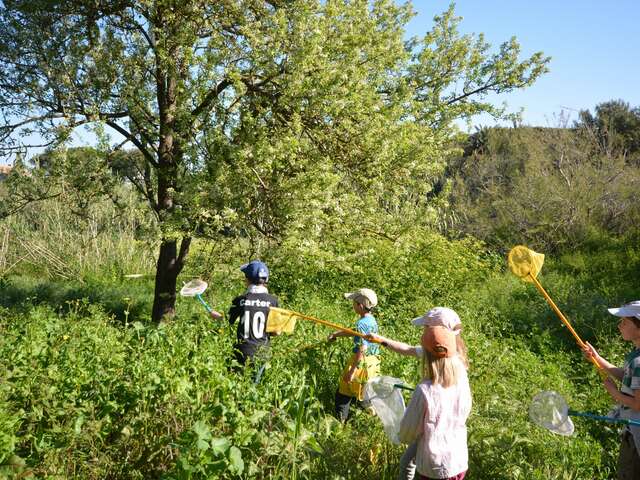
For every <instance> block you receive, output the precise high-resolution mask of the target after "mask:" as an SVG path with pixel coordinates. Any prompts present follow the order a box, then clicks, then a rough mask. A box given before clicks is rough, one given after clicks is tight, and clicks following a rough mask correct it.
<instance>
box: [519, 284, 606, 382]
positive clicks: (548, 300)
mask: <svg viewBox="0 0 640 480" xmlns="http://www.w3.org/2000/svg"><path fill="white" fill-rule="evenodd" d="M528 275H529V278H530V279H531V281H532V282H533V284H534V285H535V286H536V288H537V289H538V291H539V292H540V293H541V294H542V296H543V297H544V298H545V300H546V301H547V303H548V304H549V305H550V306H551V309H552V310H553V311H554V312H555V313H556V315H557V316H558V318H559V319H560V321H562V323H564V325H565V327H567V328H568V329H569V331H570V332H571V334H572V335H573V338H575V339H576V342H578V346H580V348H584V347H585V343H584V342H583V341H582V339H581V338H580V336H579V335H578V333H577V332H576V331H575V330H574V328H573V327H572V326H571V324H570V323H569V320H567V319H566V317H565V316H564V315H563V314H562V312H561V311H560V309H559V308H558V307H557V305H556V304H555V303H554V301H553V300H552V299H551V297H550V296H549V294H548V293H547V291H546V290H545V289H544V287H543V286H542V284H541V283H540V282H539V281H538V279H537V278H536V277H534V276H533V275H532V274H531V273H529V274H528ZM589 360H590V361H591V363H593V365H594V366H595V367H596V368H597V369H598V373H600V375H601V376H602V377H603V378H604V377H606V376H607V375H608V374H607V372H606V371H605V370H604V369H603V368H602V367H601V366H600V365H599V364H598V362H596V359H595V358H593V357H591V356H590V357H589Z"/></svg>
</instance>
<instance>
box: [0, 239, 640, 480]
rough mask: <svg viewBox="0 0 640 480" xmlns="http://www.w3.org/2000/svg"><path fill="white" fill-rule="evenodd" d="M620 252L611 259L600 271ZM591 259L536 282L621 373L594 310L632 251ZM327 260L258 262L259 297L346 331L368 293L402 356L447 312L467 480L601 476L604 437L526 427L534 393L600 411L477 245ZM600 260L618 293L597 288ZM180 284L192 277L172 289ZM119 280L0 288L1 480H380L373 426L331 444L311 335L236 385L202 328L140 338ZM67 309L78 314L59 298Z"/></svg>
mask: <svg viewBox="0 0 640 480" xmlns="http://www.w3.org/2000/svg"><path fill="white" fill-rule="evenodd" d="M200 251H201V252H203V255H205V253H204V252H207V251H208V250H207V249H206V248H202V249H201V250H200ZM607 251H608V252H609V253H605V252H607ZM620 251H625V252H626V257H625V258H626V260H620V257H619V256H616V254H615V252H620ZM602 252H603V256H602V257H601V259H600V260H595V257H593V256H590V254H589V253H583V254H581V253H579V252H575V253H574V254H573V255H572V256H571V257H569V256H567V257H564V258H559V259H553V258H549V259H548V261H547V264H546V265H545V267H544V269H543V275H542V277H541V280H542V281H543V283H544V284H545V286H546V287H547V289H548V290H549V292H550V293H551V294H552V296H553V297H554V299H555V300H556V301H557V303H558V304H559V305H560V307H561V308H563V309H566V310H565V313H566V314H567V316H568V317H569V318H570V319H572V320H573V321H574V322H575V324H576V328H577V329H578V331H579V332H580V333H581V334H583V335H584V336H585V338H588V339H589V340H591V341H593V342H595V343H596V344H597V346H598V347H599V348H601V350H602V352H603V353H604V354H606V355H607V356H609V357H610V358H611V359H612V360H616V361H617V362H621V361H622V355H623V353H624V352H625V351H626V350H627V349H628V345H624V344H623V343H622V342H621V341H620V340H619V338H618V337H617V335H616V332H615V328H613V325H614V324H615V320H614V319H611V318H609V317H608V314H607V313H606V311H605V310H604V306H605V305H609V304H610V303H615V302H616V301H617V300H618V299H619V298H622V297H624V296H625V295H627V294H628V293H629V292H632V291H633V288H634V282H633V279H634V278H635V277H633V272H634V271H635V272H637V262H638V260H637V259H638V249H637V247H635V246H633V245H622V244H618V243H615V242H614V243H612V244H611V245H610V247H609V249H607V247H604V246H603V249H602ZM340 253H341V255H344V263H339V264H338V263H336V264H335V265H332V266H330V267H327V266H326V265H325V266H322V265H316V264H315V263H314V260H313V255H310V254H308V255H307V256H306V257H305V255H304V254H303V252H298V254H297V255H292V254H291V252H290V251H279V250H273V251H272V252H271V253H270V258H269V262H270V266H271V268H272V272H273V277H272V282H271V289H272V291H274V292H275V293H276V294H278V295H280V296H281V297H282V298H283V299H285V305H286V306H287V307H289V308H292V309H296V310H301V311H304V312H306V313H310V314H312V315H316V316H319V317H321V318H325V319H327V320H331V321H335V322H340V323H343V324H345V325H349V324H351V322H352V321H353V320H354V318H353V312H352V311H351V310H350V305H349V304H348V302H345V301H344V300H343V299H342V293H343V292H344V291H347V290H348V289H350V288H354V287H358V286H364V285H366V286H369V287H371V288H374V289H376V290H377V291H378V292H379V293H380V300H381V301H380V308H379V311H378V314H377V316H378V318H379V320H380V324H381V329H382V331H383V332H384V334H387V335H390V336H393V337H395V338H398V339H401V340H404V341H407V342H409V343H414V342H417V340H418V338H419V332H418V331H417V330H416V329H415V327H412V326H411V325H410V323H409V319H410V318H412V317H413V316H415V315H417V314H420V313H422V312H423V311H424V310H426V309H427V308H429V307H430V306H432V305H436V304H440V305H449V306H452V307H454V308H455V309H456V310H458V311H459V313H460V315H461V317H462V319H463V324H464V332H463V335H464V337H465V339H466V341H467V344H468V347H469V353H470V358H471V370H470V378H471V382H472V392H473V396H474V407H473V413H472V416H471V418H470V420H469V422H468V426H469V451H470V458H471V472H472V473H470V474H472V475H473V476H474V478H491V479H505V480H506V479H513V478H522V479H547V478H573V479H584V478H590V479H591V478H593V479H605V478H610V476H611V474H612V473H611V472H612V471H613V469H614V465H615V452H616V451H617V447H616V444H617V437H616V434H615V429H613V428H611V427H609V426H607V425H603V424H600V423H593V422H591V423H590V422H588V421H584V420H576V421H575V422H576V430H577V435H576V436H575V437H572V438H564V437H556V436H553V435H552V434H551V433H549V432H547V431H544V430H542V429H540V428H539V427H536V426H534V425H533V424H532V423H530V422H529V420H528V418H527V413H526V412H527V408H528V405H529V402H530V399H531V397H532V396H533V395H534V394H535V393H537V392H538V391H540V390H557V391H559V392H561V394H562V395H564V396H565V397H566V398H567V400H568V401H569V404H570V406H571V407H572V408H575V409H576V410H591V411H597V412H599V413H605V412H606V410H607V408H608V406H609V401H608V400H607V396H606V394H605V393H604V391H603V390H602V388H601V387H599V383H600V382H599V379H598V377H597V375H596V374H595V372H593V369H592V367H590V365H589V364H588V363H587V362H585V361H584V360H582V358H581V354H580V352H579V351H578V349H577V348H576V346H575V343H574V342H573V339H572V338H571V337H570V335H569V334H568V333H567V332H565V331H563V328H562V327H561V326H560V322H559V321H558V320H557V319H556V318H555V317H554V316H553V315H552V313H551V312H550V310H549V308H548V307H547V306H546V304H545V303H544V300H543V299H542V297H540V296H539V295H538V294H537V292H536V291H535V289H534V288H533V287H532V286H531V285H528V284H524V283H522V282H519V281H518V280H517V279H515V278H513V277H512V276H510V274H508V273H506V272H504V265H503V262H502V259H501V258H500V257H499V256H498V257H497V256H495V255H493V254H491V253H489V252H487V251H485V249H484V248H483V247H482V245H480V244H478V243H476V242H469V241H463V242H453V243H452V242H448V241H446V240H444V239H443V238H442V237H439V236H437V235H434V234H427V233H426V232H422V233H421V234H420V235H417V236H416V237H415V238H414V240H413V241H407V242H405V243H397V244H392V243H390V242H388V241H387V240H366V241H365V240H362V241H360V242H358V243H357V244H356V243H353V244H348V243H345V244H344V245H343V249H342V250H341V252H340ZM228 255H229V257H230V258H229V260H228V261H227V263H226V264H223V263H222V262H219V263H218V264H216V265H215V266H214V268H213V269H212V270H211V275H210V277H209V280H210V285H211V286H210V289H209V290H208V291H207V292H206V295H207V297H208V300H209V301H210V302H212V303H214V305H215V306H216V307H218V308H222V309H224V308H225V306H226V305H228V302H229V300H230V298H231V297H232V295H234V294H235V293H237V292H239V291H240V290H241V288H242V287H241V285H242V282H241V274H240V272H239V271H238V270H237V267H238V262H239V261H240V258H239V255H238V253H236V252H233V251H229V252H228ZM236 256H237V258H236ZM231 257H233V258H231ZM201 258H202V256H199V255H195V256H194V260H198V259H201ZM355 259H359V261H356V260H355ZM630 259H635V260H633V261H631V262H630ZM607 262H609V263H612V264H613V265H618V266H620V267H621V268H626V270H624V271H625V272H626V273H627V274H628V275H625V274H621V275H619V276H613V277H607V272H608V269H607V268H606V263H607ZM625 262H626V263H625ZM623 264H624V265H626V266H625V267H622V265H623ZM198 268H200V267H199V264H198V263H197V262H195V263H194V264H193V265H191V266H190V267H189V269H190V271H187V272H186V273H185V275H190V274H192V272H193V271H194V270H197V269H198ZM324 272H329V274H325V273H324ZM636 275H637V273H636ZM223 277H224V278H223ZM607 278H612V279H611V280H610V281H606V279H607ZM129 281H130V282H138V283H131V284H128V285H135V286H133V287H131V289H130V290H129V291H128V289H127V288H126V287H124V285H123V286H120V287H119V286H117V285H116V284H114V283H113V280H111V279H109V278H107V279H105V280H104V281H103V282H102V283H100V282H98V281H96V282H95V283H93V284H89V285H85V286H84V290H82V289H80V290H77V291H76V290H74V289H68V286H66V287H64V284H56V283H51V282H48V283H47V284H46V285H47V288H48V291H49V292H50V293H51V294H53V292H60V291H62V290H63V289H64V288H67V289H68V290H66V292H67V293H66V294H65V295H64V296H61V297H58V298H60V299H65V300H59V301H64V302H66V303H65V304H64V307H65V308H62V309H54V308H52V307H51V306H47V303H48V302H47V301H46V299H47V298H46V297H47V296H46V295H41V296H37V295H33V292H38V291H40V292H45V291H46V290H44V289H43V288H42V287H43V284H42V283H37V282H36V283H34V282H30V281H25V280H21V279H19V278H12V279H9V280H8V281H5V284H4V285H3V287H2V292H3V295H2V299H3V303H5V302H4V299H9V298H10V299H13V300H11V302H7V303H5V306H11V308H10V309H4V310H2V313H1V315H0V317H1V319H2V320H1V321H0V331H1V332H2V336H1V337H0V359H2V360H1V362H2V365H1V368H2V371H3V372H6V373H5V374H3V378H2V382H0V385H1V386H0V405H2V409H1V412H2V413H1V416H0V448H1V450H0V460H1V461H2V462H3V467H2V468H3V471H4V472H5V475H8V476H12V475H21V474H28V472H31V473H32V474H33V475H34V476H36V477H49V478H158V477H161V478H167V479H169V478H175V479H184V478H194V479H195V478H309V479H313V478H323V479H324V478H333V479H349V478H358V477H362V476H367V477H369V478H381V479H382V478H394V477H395V475H396V470H397V461H398V459H399V456H400V454H401V452H402V450H401V448H399V447H394V446H392V445H391V444H389V442H388V440H386V438H385V437H384V434H383V432H382V428H381V425H380V422H379V421H378V420H377V419H376V418H375V417H371V416H369V415H368V414H366V413H365V412H357V413H356V414H355V415H354V418H353V421H352V422H350V423H349V424H348V425H346V426H341V425H339V424H338V423H337V422H336V421H335V420H334V419H333V417H332V416H331V411H332V407H333V405H332V404H333V393H334V391H335V386H336V379H337V378H338V375H339V372H340V370H341V368H342V363H343V362H344V360H345V358H346V355H347V351H348V349H349V346H348V341H342V342H339V343H337V344H326V343H324V339H325V337H326V334H327V333H328V331H327V330H326V329H325V328H324V327H320V326H317V325H315V324H312V323H309V322H305V321H299V325H298V327H297V328H296V332H295V334H294V335H291V336H282V337H279V338H277V339H275V340H274V342H273V348H272V352H273V355H272V358H271V360H270V362H269V363H270V367H269V368H268V369H267V371H266V374H265V376H264V377H263V380H262V382H261V383H260V384H259V385H254V384H253V383H252V377H251V372H249V371H248V372H246V374H244V375H243V374H236V373H231V372H229V370H228V366H229V359H230V358H231V346H232V337H233V332H232V329H229V328H228V327H224V328H223V326H222V325H220V324H214V323H212V322H211V321H210V320H208V318H207V316H206V315H205V312H204V310H203V309H202V307H201V306H200V305H199V303H197V302H196V301H195V300H193V299H186V298H185V299H179V304H178V313H179V315H178V317H177V318H176V320H175V321H174V322H173V323H170V324H167V325H163V326H160V327H156V326H152V325H150V324H149V323H148V321H147V315H148V313H147V312H148V309H149V306H150V302H151V297H150V288H151V284H150V282H149V280H145V279H144V278H143V279H134V280H129ZM123 287H124V288H123ZM20 292H23V294H24V296H23V298H22V301H17V300H18V299H19V296H20ZM28 292H32V293H28ZM73 292H75V293H76V294H78V295H79V296H84V297H89V296H90V297H91V298H92V302H87V301H83V300H81V299H79V300H73V299H72V297H73V295H72V293H73ZM145 292H146V293H145ZM5 293H10V295H7V296H5ZM124 295H126V297H125V296H124ZM118 296H121V298H120V301H119V303H120V305H119V306H118V305H116V304H117V303H118V300H117V297H118ZM49 298H53V297H51V295H50V296H49ZM105 299H106V300H105ZM101 302H103V303H104V304H105V305H108V309H109V310H108V311H105V307H102V306H100V303H101ZM54 303H55V302H54ZM134 306H136V308H133V307H134ZM112 311H115V312H120V314H119V315H118V317H114V316H113V315H112V314H111V313H110V312H112ZM612 322H613V323H612ZM306 346H309V347H310V348H307V349H304V350H303V349H302V347H306ZM382 369H383V373H384V374H388V375H394V376H399V377H401V378H403V379H405V380H406V381H407V382H408V383H415V382H416V381H417V380H418V378H417V365H416V362H415V361H413V360H411V359H407V358H403V357H400V356H398V355H394V354H392V353H389V352H385V353H384V357H383V363H382ZM20 472H22V473H20Z"/></svg>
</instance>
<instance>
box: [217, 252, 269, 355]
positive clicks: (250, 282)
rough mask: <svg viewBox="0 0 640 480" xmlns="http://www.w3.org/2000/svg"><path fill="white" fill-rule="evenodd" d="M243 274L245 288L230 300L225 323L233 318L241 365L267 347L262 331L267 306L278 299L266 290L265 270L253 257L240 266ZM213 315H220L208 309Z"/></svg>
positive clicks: (262, 264)
mask: <svg viewBox="0 0 640 480" xmlns="http://www.w3.org/2000/svg"><path fill="white" fill-rule="evenodd" d="M240 271H241V272H242V273H244V276H245V284H246V287H247V290H246V291H245V292H244V293H243V294H242V295H238V296H237V297H236V298H234V299H233V301H232V302H231V308H229V324H231V325H233V324H234V323H235V322H236V321H237V322H238V327H237V330H236V343H235V358H236V360H237V361H238V363H240V364H241V365H245V364H246V363H247V362H248V361H249V360H252V359H253V357H254V356H255V355H256V353H257V352H258V351H259V350H260V349H263V348H268V346H269V336H270V334H268V333H267V332H266V326H267V318H268V317H269V309H270V308H271V307H277V306H278V298H277V297H275V296H274V295H271V294H270V293H269V291H268V289H267V282H268V281H269V269H268V268H267V266H266V265H265V264H264V263H262V262H261V261H260V260H253V261H251V262H249V263H247V264H245V265H242V267H240ZM211 316H212V317H213V318H216V319H218V318H221V317H222V314H220V313H219V312H215V311H214V312H212V313H211Z"/></svg>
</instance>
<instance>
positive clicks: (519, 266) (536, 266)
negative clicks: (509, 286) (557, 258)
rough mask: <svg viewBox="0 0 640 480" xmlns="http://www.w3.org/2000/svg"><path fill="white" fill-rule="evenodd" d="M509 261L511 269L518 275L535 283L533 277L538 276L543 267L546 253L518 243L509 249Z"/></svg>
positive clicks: (526, 280)
mask: <svg viewBox="0 0 640 480" xmlns="http://www.w3.org/2000/svg"><path fill="white" fill-rule="evenodd" d="M507 262H508V263H509V269H510V270H511V272H512V273H513V274H514V275H515V276H516V277H520V278H521V279H522V280H524V281H525V282H532V283H533V278H536V277H537V276H538V274H539V273H540V270H541V269H542V264H543V263H544V255H543V254H542V253H537V252H534V251H533V250H530V249H529V248H527V247H525V246H524V245H518V246H516V247H513V248H512V249H511V250H509V255H508V256H507ZM531 277H533V278H531Z"/></svg>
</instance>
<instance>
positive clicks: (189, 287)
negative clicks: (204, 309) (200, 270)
mask: <svg viewBox="0 0 640 480" xmlns="http://www.w3.org/2000/svg"><path fill="white" fill-rule="evenodd" d="M206 289H207V282H205V281H204V280H199V279H196V280H191V281H190V282H187V283H185V284H184V286H183V287H182V288H181V289H180V295H182V296H183V297H195V296H196V295H200V294H202V293H204V291H205V290H206Z"/></svg>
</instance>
